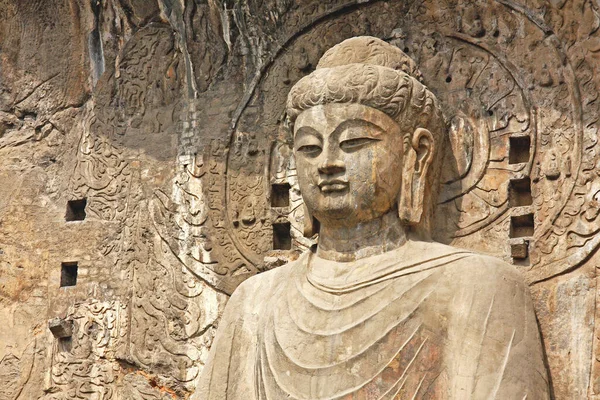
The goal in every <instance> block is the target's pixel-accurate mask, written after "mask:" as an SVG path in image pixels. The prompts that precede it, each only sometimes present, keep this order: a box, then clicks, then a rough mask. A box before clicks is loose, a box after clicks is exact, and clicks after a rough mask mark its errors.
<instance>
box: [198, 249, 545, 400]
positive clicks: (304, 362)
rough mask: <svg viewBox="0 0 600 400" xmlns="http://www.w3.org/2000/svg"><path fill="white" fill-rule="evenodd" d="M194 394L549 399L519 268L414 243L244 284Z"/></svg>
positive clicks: (310, 259) (299, 264) (213, 399)
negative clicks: (357, 258) (356, 258)
mask: <svg viewBox="0 0 600 400" xmlns="http://www.w3.org/2000/svg"><path fill="white" fill-rule="evenodd" d="M194 396H195V397H193V398H194V399H202V400H225V399H227V400H254V399H257V400H267V399H268V400H281V399H310V400H326V399H327V400H329V399H357V400H358V399H365V400H375V399H485V400H487V399H503V400H504V399H518V400H522V399H525V398H526V399H547V398H549V394H548V382H547V377H546V369H545V366H544V360H543V353H542V347H541V341H540V337H539V332H538V326H537V322H536V319H535V314H534V311H533V306H532V303H531V300H530V295H529V289H528V288H527V286H526V285H525V284H524V283H523V282H522V279H521V278H520V276H519V275H518V274H517V272H516V271H515V270H514V269H513V267H511V266H509V265H507V264H505V263H504V262H502V261H500V260H498V259H495V258H492V257H486V256H481V255H476V254H473V253H470V252H468V251H464V250H459V249H455V248H452V247H448V246H445V245H441V244H437V243H430V242H413V241H409V242H408V243H406V244H405V245H404V246H402V247H401V248H399V249H396V250H393V251H390V252H386V253H384V254H381V255H377V256H373V257H368V258H364V259H360V260H358V261H355V262H352V263H340V262H333V261H328V260H324V259H321V258H319V257H318V256H316V255H314V254H312V253H310V252H308V253H305V254H303V255H302V256H301V257H300V258H299V259H298V260H297V261H295V262H292V263H290V264H288V265H285V266H283V267H280V268H278V269H275V270H272V271H269V272H266V273H263V274H260V275H258V276H255V277H253V278H250V279H249V280H247V281H246V282H244V283H243V284H242V285H240V287H239V288H238V289H237V290H236V291H235V293H234V294H233V296H232V297H231V299H230V300H229V303H228V304H227V307H226V310H225V313H224V315H223V318H222V320H221V322H220V326H219V331H218V333H217V336H216V338H215V341H214V343H213V347H212V348H211V354H210V356H209V360H208V362H207V364H206V366H205V369H204V370H203V372H202V376H201V378H200V382H199V385H198V388H197V390H196V393H195V395H194Z"/></svg>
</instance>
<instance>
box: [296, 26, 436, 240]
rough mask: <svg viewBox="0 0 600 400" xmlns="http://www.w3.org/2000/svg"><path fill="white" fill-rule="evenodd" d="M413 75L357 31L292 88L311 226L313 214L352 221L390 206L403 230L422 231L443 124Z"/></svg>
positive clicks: (399, 55)
mask: <svg viewBox="0 0 600 400" xmlns="http://www.w3.org/2000/svg"><path fill="white" fill-rule="evenodd" d="M421 79H422V78H421V74H420V72H419V71H418V69H417V67H416V65H415V63H414V61H413V60H412V59H410V57H408V56H407V55H406V54H404V53H403V52H402V51H401V50H400V49H398V48H397V47H395V46H393V45H390V44H388V43H386V42H384V41H382V40H380V39H377V38H374V37H356V38H351V39H348V40H345V41H344V42H342V43H340V44H338V45H336V46H334V47H332V48H331V49H329V50H328V51H327V52H326V53H325V54H324V55H323V57H322V58H321V60H320V61H319V63H318V65H317V68H316V70H315V71H314V72H312V73H311V74H310V75H308V76H306V77H304V78H302V79H301V80H300V81H298V82H297V83H296V84H295V85H294V87H293V88H292V89H291V91H290V93H289V95H288V100H287V115H288V118H289V123H290V126H291V128H292V130H293V134H294V155H295V158H296V166H297V170H298V182H299V186H300V191H301V193H302V197H303V199H304V202H305V205H306V213H307V216H308V218H307V222H308V223H307V224H306V225H307V227H308V229H307V230H308V231H309V232H308V233H309V234H310V233H312V232H310V231H311V229H314V227H315V226H318V225H317V222H319V223H320V224H329V225H336V224H337V225H342V226H347V227H348V226H350V227H351V226H355V225H358V224H360V223H362V222H367V221H369V220H372V219H376V218H380V217H382V216H384V215H385V214H388V213H391V212H394V213H397V215H398V216H399V221H400V223H401V224H403V225H405V226H406V228H407V230H409V231H413V232H415V233H418V234H419V235H420V236H422V235H425V236H428V232H429V231H430V228H431V227H430V222H431V219H432V213H433V208H434V205H435V203H436V197H437V192H438V187H439V175H440V174H439V168H440V164H441V159H442V157H441V153H442V152H441V148H442V146H443V143H444V139H445V131H446V129H445V121H444V117H443V115H442V112H441V110H440V107H439V105H438V101H437V99H436V98H435V96H434V95H433V94H432V93H431V92H430V91H429V90H428V89H427V88H426V87H425V86H424V85H423V84H422V83H421ZM315 220H316V221H315Z"/></svg>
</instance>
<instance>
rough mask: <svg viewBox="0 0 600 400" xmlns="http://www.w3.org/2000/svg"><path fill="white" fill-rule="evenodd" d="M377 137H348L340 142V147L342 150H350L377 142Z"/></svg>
mask: <svg viewBox="0 0 600 400" xmlns="http://www.w3.org/2000/svg"><path fill="white" fill-rule="evenodd" d="M378 141H379V139H374V138H370V137H361V138H356V139H348V140H344V141H342V142H341V143H340V147H341V149H342V150H344V151H352V150H358V149H360V148H362V147H364V146H367V145H369V144H371V143H374V142H378Z"/></svg>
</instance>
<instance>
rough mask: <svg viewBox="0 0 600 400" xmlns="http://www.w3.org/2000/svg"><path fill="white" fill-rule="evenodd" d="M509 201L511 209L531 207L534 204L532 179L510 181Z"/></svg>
mask: <svg viewBox="0 0 600 400" xmlns="http://www.w3.org/2000/svg"><path fill="white" fill-rule="evenodd" d="M508 201H509V204H510V206H511V207H521V206H529V205H531V204H533V198H532V197H531V179H529V177H527V178H523V179H515V180H511V181H510V186H509V194H508Z"/></svg>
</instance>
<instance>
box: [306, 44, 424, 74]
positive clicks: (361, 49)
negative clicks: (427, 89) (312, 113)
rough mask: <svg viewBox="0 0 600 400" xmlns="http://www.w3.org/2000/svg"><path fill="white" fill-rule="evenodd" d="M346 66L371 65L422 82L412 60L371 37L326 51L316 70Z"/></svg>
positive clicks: (400, 51) (394, 48) (394, 47)
mask: <svg viewBox="0 0 600 400" xmlns="http://www.w3.org/2000/svg"><path fill="white" fill-rule="evenodd" d="M347 64H371V65H379V66H381V67H387V68H391V69H394V70H397V71H402V72H404V73H406V74H408V75H410V76H412V77H413V78H415V79H417V80H418V81H419V82H423V76H422V75H421V71H419V68H417V64H416V63H415V62H414V61H413V59H412V58H410V57H409V56H407V55H406V54H405V53H404V52H403V51H402V50H400V49H399V48H398V47H396V46H392V45H390V44H389V43H387V42H384V41H383V40H381V39H378V38H376V37H371V36H359V37H353V38H350V39H346V40H344V41H343V42H341V43H340V44H338V45H337V46H334V47H332V48H331V49H329V50H327V51H326V52H325V54H323V56H322V57H321V59H320V60H319V63H318V64H317V69H320V68H333V67H339V66H341V65H347Z"/></svg>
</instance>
